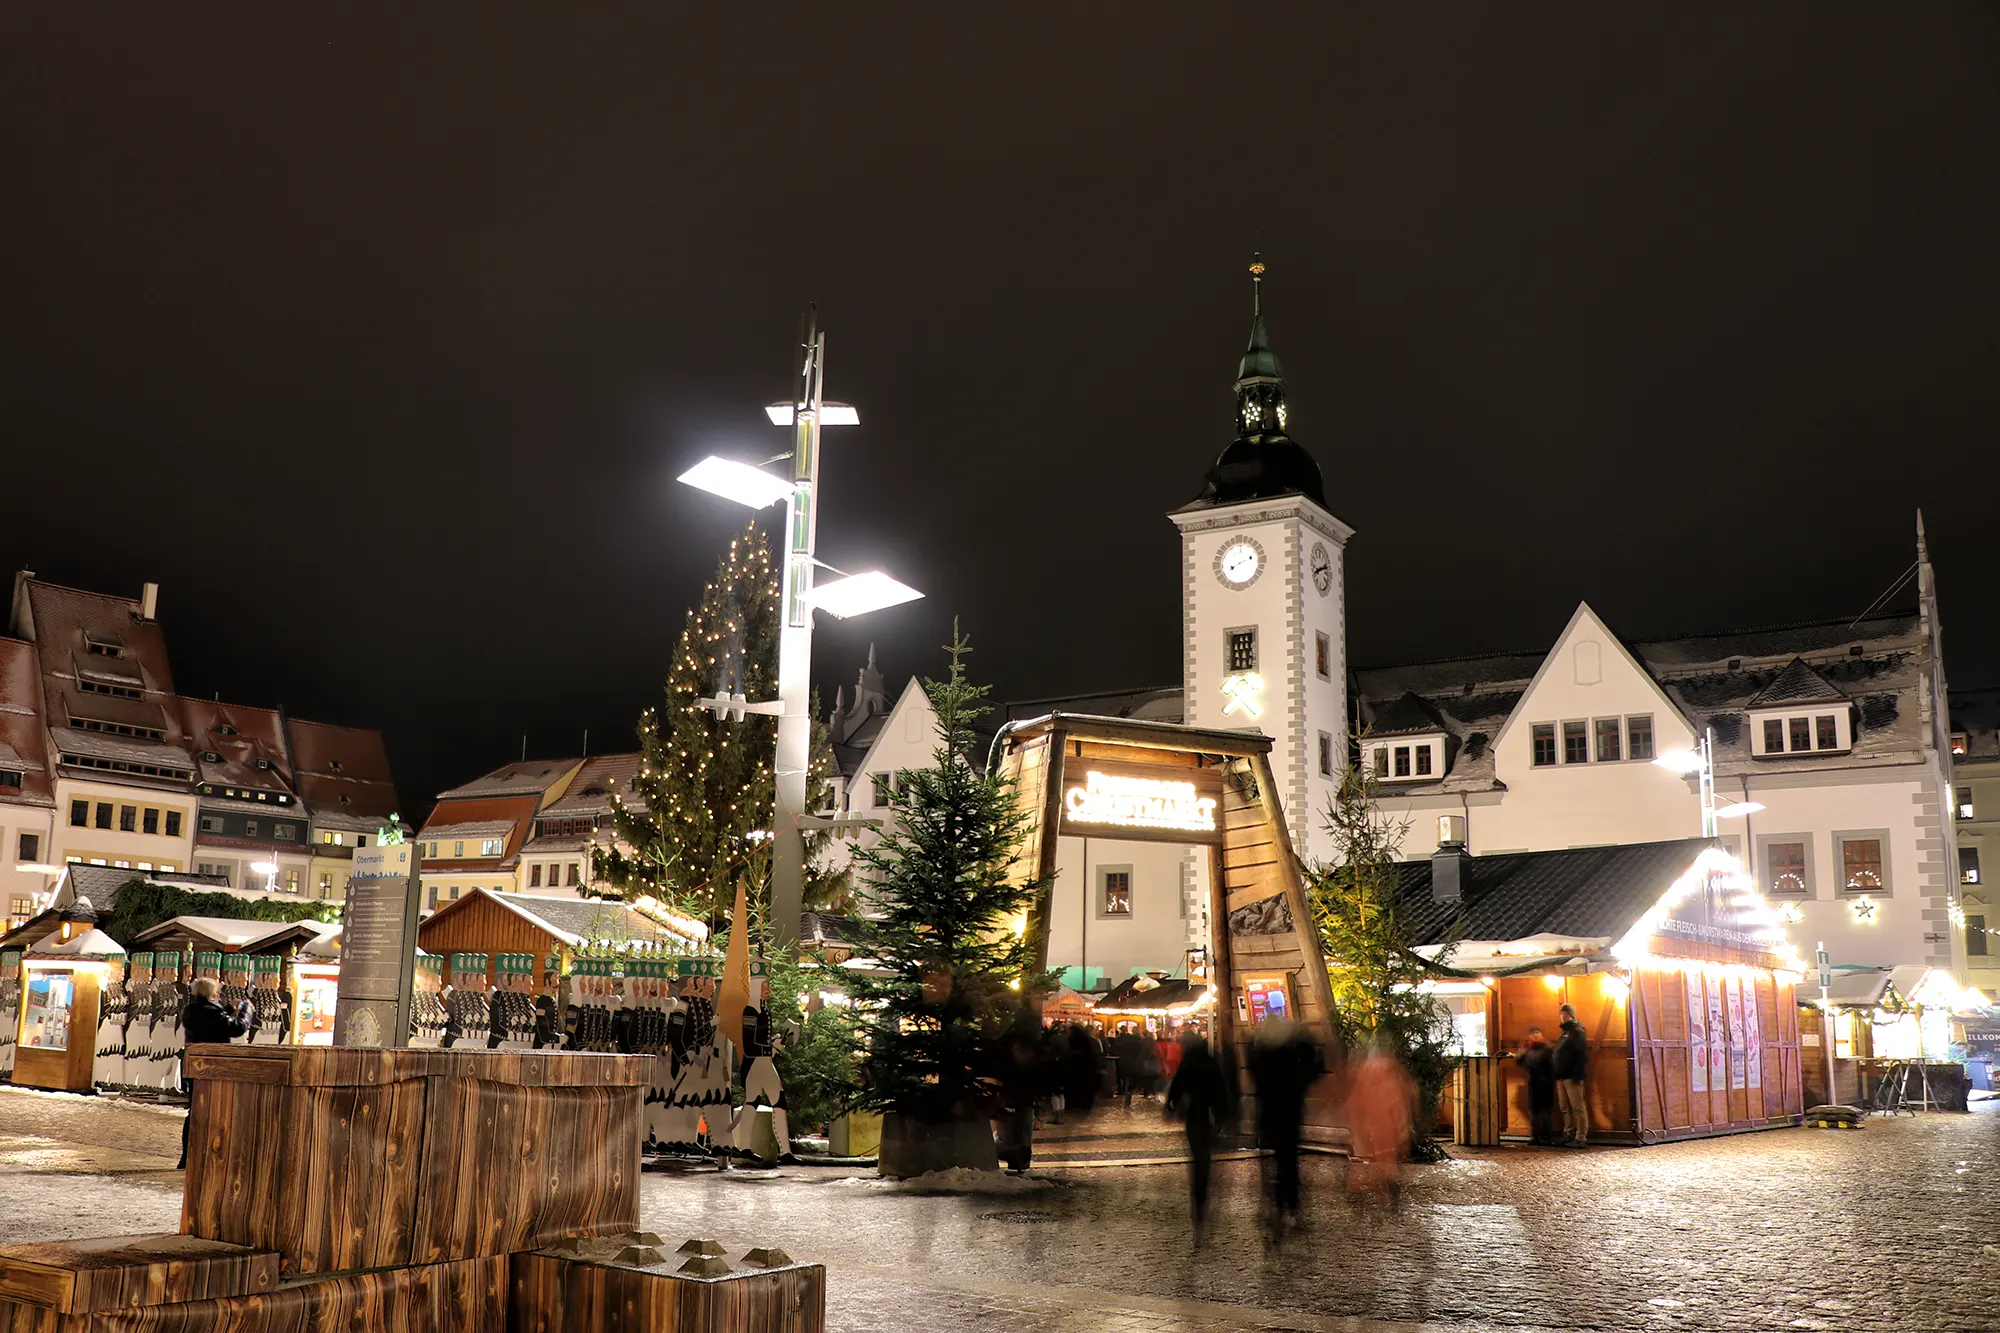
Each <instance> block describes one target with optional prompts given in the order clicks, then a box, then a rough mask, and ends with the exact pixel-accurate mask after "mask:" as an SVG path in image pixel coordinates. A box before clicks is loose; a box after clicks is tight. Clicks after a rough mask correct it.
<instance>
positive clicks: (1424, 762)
mask: <svg viewBox="0 0 2000 1333" xmlns="http://www.w3.org/2000/svg"><path fill="white" fill-rule="evenodd" d="M1416 760H1417V776H1418V777H1420V778H1427V777H1429V776H1430V775H1431V747H1430V744H1429V743H1428V742H1426V743H1425V744H1423V745H1419V746H1418V747H1417V753H1416Z"/></svg>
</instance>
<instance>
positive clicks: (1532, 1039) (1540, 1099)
mask: <svg viewBox="0 0 2000 1333" xmlns="http://www.w3.org/2000/svg"><path fill="white" fill-rule="evenodd" d="M1514 1063H1515V1064H1517V1065H1519V1066H1521V1072H1522V1073H1523V1074H1525V1075H1526V1076H1527V1079H1528V1129H1529V1135H1530V1137H1531V1138H1532V1139H1533V1140H1534V1141H1535V1142H1536V1143H1538V1144H1540V1145H1541V1146H1542V1147H1544V1148H1551V1147H1554V1146H1555V1144H1556V1140H1557V1137H1558V1136H1557V1133H1556V1065H1555V1049H1554V1048H1553V1047H1551V1046H1550V1045H1549V1043H1548V1038H1547V1037H1545V1036H1544V1035H1543V1034H1542V1030H1541V1029H1540V1028H1529V1029H1528V1039H1527V1041H1525V1042H1523V1043H1522V1044H1521V1049H1520V1050H1518V1051H1516V1052H1515V1053H1514Z"/></svg>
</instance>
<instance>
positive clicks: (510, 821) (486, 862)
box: [416, 796, 542, 874]
mask: <svg viewBox="0 0 2000 1333" xmlns="http://www.w3.org/2000/svg"><path fill="white" fill-rule="evenodd" d="M541 799H542V798H541V797H539V796H496V797H488V798H486V799H483V800H445V801H439V802H438V803H437V806H436V807H435V808H434V809H432V811H431V817H430V819H429V820H428V821H427V822H426V823H425V824H424V831H422V832H419V833H418V834H417V837H416V840H417V841H418V842H423V841H425V840H426V839H427V838H428V837H429V836H430V833H429V830H431V829H445V828H449V827H451V826H452V825H457V824H489V823H494V824H497V823H503V822H504V823H506V824H507V825H508V826H509V827H510V829H511V831H510V832H509V833H508V834H507V846H506V848H505V849H504V850H503V851H502V852H501V855H500V858H499V859H498V860H495V859H494V858H493V857H490V856H477V857H473V856H468V857H464V858H462V859H455V858H452V857H448V856H446V857H439V858H438V859H437V860H431V859H430V858H428V857H426V858H424V860H423V867H422V868H423V870H424V871H426V872H439V873H451V874H456V873H459V872H462V871H473V872H477V871H482V870H504V869H509V868H511V867H512V866H513V865H514V864H515V862H516V860H517V859H518V858H519V857H520V854H521V844H522V843H523V842H525V841H527V837H528V834H529V832H530V831H531V830H533V828H534V827H535V807H536V806H537V805H538V804H540V803H541ZM445 850H447V851H449V850H450V849H449V848H446V849H445Z"/></svg>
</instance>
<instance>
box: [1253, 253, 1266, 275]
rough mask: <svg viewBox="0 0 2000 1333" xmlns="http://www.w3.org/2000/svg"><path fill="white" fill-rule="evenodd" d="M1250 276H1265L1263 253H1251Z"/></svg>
mask: <svg viewBox="0 0 2000 1333" xmlns="http://www.w3.org/2000/svg"><path fill="white" fill-rule="evenodd" d="M1250 276H1251V277H1253V278H1261V277H1263V276H1264V256H1263V255H1261V254H1257V253H1252V254H1251V256H1250Z"/></svg>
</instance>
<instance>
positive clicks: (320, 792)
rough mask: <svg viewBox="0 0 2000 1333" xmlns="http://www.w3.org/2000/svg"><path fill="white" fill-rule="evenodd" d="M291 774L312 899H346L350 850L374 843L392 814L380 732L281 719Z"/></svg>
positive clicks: (396, 807)
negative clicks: (300, 807) (302, 815)
mask: <svg viewBox="0 0 2000 1333" xmlns="http://www.w3.org/2000/svg"><path fill="white" fill-rule="evenodd" d="M285 734H286V737H287V739H288V740H289V742H290V750H291V758H292V775H293V781H294V782H295V783H296V785H297V788H298V793H299V798H300V799H301V801H303V802H304V804H305V807H306V814H307V831H306V840H307V850H308V853H309V855H310V861H309V863H308V866H307V870H306V877H307V882H308V884H309V892H310V893H311V895H312V896H313V897H315V898H324V899H327V900H328V901H332V902H339V901H341V900H343V899H345V898H346V897H347V881H348V879H349V877H350V876H351V875H352V874H353V872H354V849H355V848H357V847H367V846H370V845H371V844H373V843H374V841H375V839H376V837H377V836H378V835H379V834H380V832H381V830H382V829H383V828H384V827H385V826H387V825H388V824H389V823H390V822H391V821H392V820H394V821H396V822H397V826H398V827H399V828H407V826H406V825H403V824H402V823H401V822H400V820H397V814H398V811H399V810H400V806H399V805H398V804H397V800H396V783H395V780H394V779H393V778H392V777H391V776H390V773H389V753H388V750H387V749H386V748H384V746H383V744H382V733H381V732H379V731H367V730H363V729H362V728H359V727H339V726H334V725H332V724H330V723H326V722H301V721H298V720H296V719H293V718H287V719H286V720H285Z"/></svg>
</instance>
